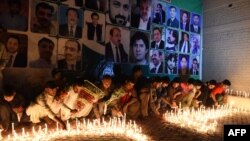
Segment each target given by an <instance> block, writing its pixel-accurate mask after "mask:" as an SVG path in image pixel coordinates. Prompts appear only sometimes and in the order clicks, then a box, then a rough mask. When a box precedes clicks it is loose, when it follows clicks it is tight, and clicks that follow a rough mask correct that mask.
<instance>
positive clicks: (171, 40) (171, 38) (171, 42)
mask: <svg viewBox="0 0 250 141" xmlns="http://www.w3.org/2000/svg"><path fill="white" fill-rule="evenodd" d="M178 41H179V32H178V30H174V29H171V28H168V29H167V30H166V45H165V49H166V50H167V51H177V50H178Z"/></svg>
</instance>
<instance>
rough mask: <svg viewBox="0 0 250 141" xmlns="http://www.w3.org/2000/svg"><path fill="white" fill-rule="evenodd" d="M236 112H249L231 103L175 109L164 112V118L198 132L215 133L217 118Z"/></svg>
mask: <svg viewBox="0 0 250 141" xmlns="http://www.w3.org/2000/svg"><path fill="white" fill-rule="evenodd" d="M236 113H245V114H250V111H249V110H248V109H246V108H243V107H234V106H233V105H232V104H228V105H223V106H219V107H217V108H214V107H212V108H209V109H205V108H204V107H200V108H198V109H181V108H179V109H175V110H172V111H169V112H166V113H165V114H164V119H165V120H166V121H168V122H170V123H173V124H176V125H177V126H179V127H185V128H188V129H191V130H193V131H197V132H199V133H215V132H216V129H217V125H218V119H220V118H223V117H226V116H232V115H234V114H236Z"/></svg>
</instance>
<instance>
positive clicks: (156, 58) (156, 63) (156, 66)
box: [149, 49, 164, 73]
mask: <svg viewBox="0 0 250 141" xmlns="http://www.w3.org/2000/svg"><path fill="white" fill-rule="evenodd" d="M163 59H164V51H162V50H160V49H151V50H150V64H149V70H150V73H163V69H164V63H163Z"/></svg>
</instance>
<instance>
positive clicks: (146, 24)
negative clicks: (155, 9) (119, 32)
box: [131, 0, 152, 30]
mask: <svg viewBox="0 0 250 141" xmlns="http://www.w3.org/2000/svg"><path fill="white" fill-rule="evenodd" d="M151 4H152V3H151V0H140V1H137V3H136V5H138V6H136V8H137V11H133V15H132V16H131V17H132V18H131V27H134V28H138V29H141V30H150V26H151V19H152V18H151Z"/></svg>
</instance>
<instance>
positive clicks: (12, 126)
mask: <svg viewBox="0 0 250 141" xmlns="http://www.w3.org/2000/svg"><path fill="white" fill-rule="evenodd" d="M11 129H12V134H13V135H14V131H15V127H14V123H13V122H12V123H11Z"/></svg>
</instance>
